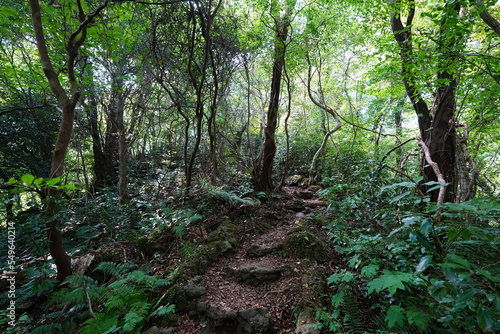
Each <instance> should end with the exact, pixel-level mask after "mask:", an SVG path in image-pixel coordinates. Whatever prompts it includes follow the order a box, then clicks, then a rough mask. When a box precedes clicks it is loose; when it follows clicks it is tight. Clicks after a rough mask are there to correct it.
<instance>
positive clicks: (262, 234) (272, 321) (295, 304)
mask: <svg viewBox="0 0 500 334" xmlns="http://www.w3.org/2000/svg"><path fill="white" fill-rule="evenodd" d="M285 191H286V195H285V196H284V197H285V200H282V203H281V204H280V205H279V206H275V207H274V209H272V210H271V211H259V212H258V213H257V215H255V216H253V217H250V218H249V221H246V222H245V221H244V222H243V224H246V225H248V226H249V228H239V229H237V232H236V233H237V234H238V235H237V239H238V246H237V247H231V248H230V249H229V251H224V252H223V254H221V255H220V256H217V259H216V260H215V261H214V262H213V263H211V264H210V265H209V266H208V267H207V269H206V270H204V271H203V272H202V273H201V274H198V275H195V276H193V277H191V278H190V279H189V280H188V281H187V283H186V284H184V285H183V287H182V290H183V292H184V296H185V298H186V300H188V301H189V303H188V304H189V305H190V307H186V311H185V312H182V315H181V316H180V318H179V320H178V326H177V327H176V328H175V329H174V328H172V329H171V332H172V333H179V334H188V333H189V334H190V333H193V334H194V333H196V334H198V333H204V334H205V333H206V334H210V333H214V334H240V333H241V334H243V333H248V334H251V333H274V334H281V333H283V334H284V333H297V334H299V333H302V334H317V333H319V331H318V330H315V329H314V326H313V325H312V324H313V323H314V322H315V319H314V308H315V307H319V306H321V303H322V300H321V295H322V293H323V292H324V288H325V287H324V282H325V279H326V277H327V275H329V274H331V273H330V272H329V266H328V263H329V261H331V260H332V258H333V253H332V251H331V250H330V249H329V246H328V243H326V242H325V241H324V235H323V230H322V229H321V226H320V225H319V223H318V221H317V220H315V219H314V217H317V216H321V215H323V214H324V210H325V206H326V205H325V203H324V202H323V201H321V200H319V199H317V198H316V196H314V194H313V193H312V192H311V191H306V190H303V189H301V188H295V187H289V188H286V189H285ZM259 213H261V215H259ZM259 219H260V220H264V221H261V222H260V224H256V222H255V221H250V220H259ZM263 224H264V225H267V228H264V229H254V230H252V226H262V225H263ZM222 234H224V233H222ZM229 239H230V237H229ZM226 242H227V241H226ZM165 332H167V331H164V333H165Z"/></svg>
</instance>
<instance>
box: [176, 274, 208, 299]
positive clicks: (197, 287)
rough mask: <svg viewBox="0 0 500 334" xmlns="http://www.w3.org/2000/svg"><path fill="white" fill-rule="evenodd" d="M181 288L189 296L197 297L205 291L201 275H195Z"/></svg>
mask: <svg viewBox="0 0 500 334" xmlns="http://www.w3.org/2000/svg"><path fill="white" fill-rule="evenodd" d="M182 289H183V290H184V292H185V293H186V296H188V297H190V298H199V297H201V296H203V295H204V294H205V293H207V289H206V288H205V282H204V281H203V276H195V277H194V278H193V279H192V280H190V281H189V282H188V283H187V284H186V285H184V286H183V287H182Z"/></svg>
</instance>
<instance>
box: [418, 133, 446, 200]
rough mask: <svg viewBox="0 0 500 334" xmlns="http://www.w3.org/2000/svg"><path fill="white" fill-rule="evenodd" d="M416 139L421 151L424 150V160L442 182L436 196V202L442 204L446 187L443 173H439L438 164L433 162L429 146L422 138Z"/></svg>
mask: <svg viewBox="0 0 500 334" xmlns="http://www.w3.org/2000/svg"><path fill="white" fill-rule="evenodd" d="M417 139H418V145H419V146H420V147H421V148H422V151H423V152H424V157H425V161H427V163H428V164H429V165H430V166H431V168H432V170H433V171H434V174H436V177H437V180H438V182H439V183H441V184H442V187H441V188H439V194H438V198H437V204H442V203H443V202H444V199H445V198H446V188H447V186H446V180H445V179H444V176H443V173H441V170H440V169H439V166H438V164H437V163H436V162H434V160H432V158H431V152H430V150H429V147H427V145H426V144H425V143H424V141H423V140H422V138H417Z"/></svg>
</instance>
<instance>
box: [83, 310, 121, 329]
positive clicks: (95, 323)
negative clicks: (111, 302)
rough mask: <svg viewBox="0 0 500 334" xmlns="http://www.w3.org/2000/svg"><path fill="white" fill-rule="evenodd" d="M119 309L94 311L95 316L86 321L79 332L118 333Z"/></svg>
mask: <svg viewBox="0 0 500 334" xmlns="http://www.w3.org/2000/svg"><path fill="white" fill-rule="evenodd" d="M119 316H120V315H119V313H118V311H113V312H106V313H94V314H93V317H92V318H90V319H88V320H87V321H85V322H84V323H83V324H84V326H83V327H82V328H81V329H80V330H79V331H78V334H97V333H116V332H117V331H119V330H120V327H119V326H118V321H119Z"/></svg>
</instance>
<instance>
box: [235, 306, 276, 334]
mask: <svg viewBox="0 0 500 334" xmlns="http://www.w3.org/2000/svg"><path fill="white" fill-rule="evenodd" d="M271 329H272V328H271V315H270V314H269V311H268V310H267V309H266V308H264V307H253V308H249V309H247V310H243V311H240V312H239V313H238V318H237V330H236V333H241V334H253V333H271Z"/></svg>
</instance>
